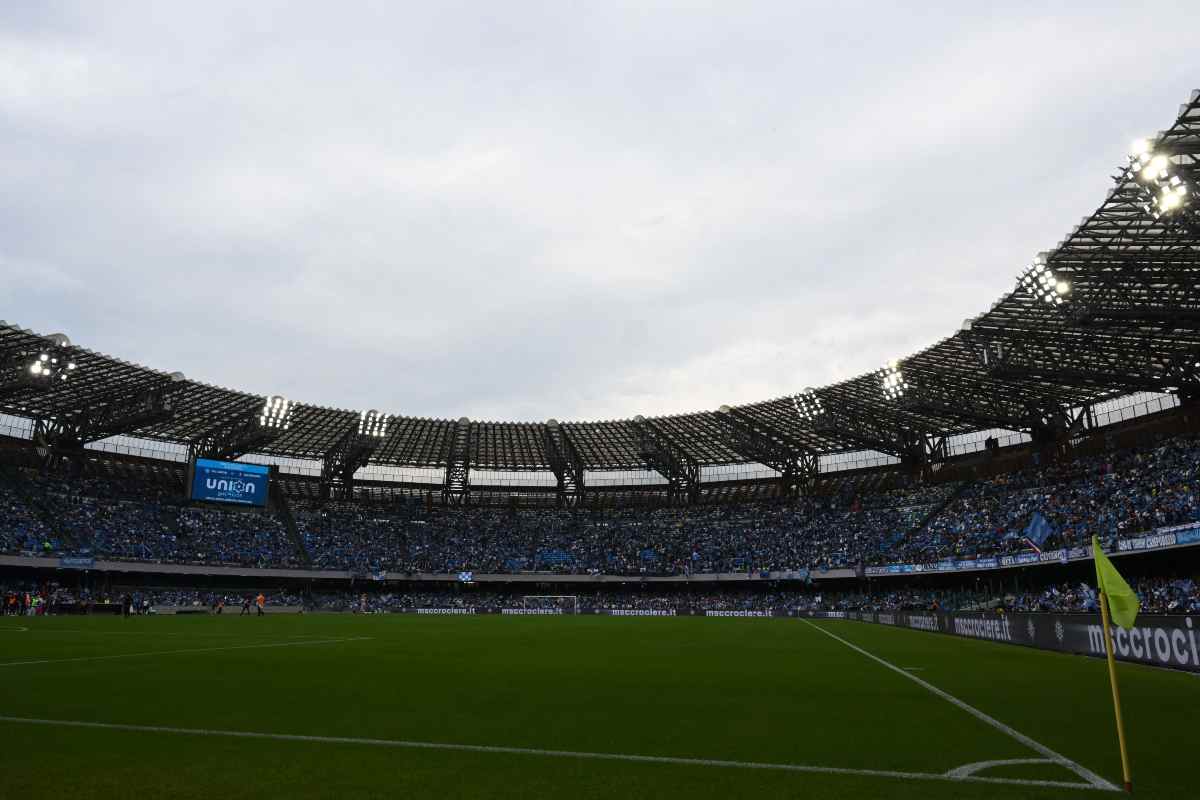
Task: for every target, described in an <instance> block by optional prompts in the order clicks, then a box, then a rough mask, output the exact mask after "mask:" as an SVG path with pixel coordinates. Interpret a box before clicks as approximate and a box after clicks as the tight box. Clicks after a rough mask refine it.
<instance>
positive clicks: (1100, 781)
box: [800, 619, 1121, 792]
mask: <svg viewBox="0 0 1200 800" xmlns="http://www.w3.org/2000/svg"><path fill="white" fill-rule="evenodd" d="M800 621H801V622H803V623H804V624H805V625H808V626H809V627H810V628H814V629H816V630H818V631H820V632H821V633H823V634H825V635H826V636H828V637H829V638H831V639H836V640H837V641H839V642H841V643H842V644H844V645H846V647H849V648H850V649H851V650H854V651H855V652H857V653H860V654H862V655H864V656H866V657H867V658H869V659H871V660H872V661H874V662H876V663H877V664H881V665H882V666H884V667H887V668H888V669H890V670H891V671H892V672H895V673H896V674H897V675H903V676H904V677H906V678H908V679H909V680H910V681H913V682H914V683H916V684H917V685H919V686H921V687H923V688H925V689H926V690H928V691H930V692H932V693H933V694H935V695H937V696H938V697H940V698H942V699H943V700H945V701H946V702H948V703H950V704H952V705H955V706H958V707H959V708H961V709H962V710H963V711H966V712H967V713H968V714H970V715H971V716H973V717H975V718H976V719H978V720H980V721H981V722H985V723H987V724H988V725H990V726H992V727H993V728H995V729H996V730H998V731H1000V732H1001V733H1003V734H1005V735H1007V736H1009V737H1011V738H1013V739H1016V740H1017V741H1018V742H1020V743H1021V744H1023V745H1025V746H1026V747H1028V748H1029V749H1030V750H1033V751H1035V752H1037V753H1041V754H1042V755H1043V756H1045V757H1046V758H1048V759H1050V760H1051V761H1053V762H1054V763H1056V764H1061V765H1062V766H1064V767H1066V768H1067V769H1069V770H1071V771H1072V772H1074V773H1075V774H1076V775H1078V776H1079V777H1081V778H1083V779H1084V780H1085V781H1087V782H1088V783H1089V784H1091V786H1092V787H1093V788H1095V789H1103V790H1105V791H1109V792H1119V791H1121V790H1120V788H1118V787H1117V786H1116V785H1114V784H1112V783H1110V782H1109V781H1107V780H1105V779H1104V778H1102V777H1100V776H1099V775H1097V774H1096V773H1094V772H1092V771H1091V770H1090V769H1088V768H1087V767H1085V766H1083V765H1082V764H1077V763H1075V762H1074V761H1072V760H1071V759H1069V758H1067V757H1066V756H1064V755H1063V754H1061V753H1058V752H1056V751H1054V750H1051V749H1050V748H1049V747H1047V746H1046V745H1044V744H1042V743H1041V742H1038V741H1035V740H1034V739H1031V738H1029V737H1028V736H1026V735H1025V734H1023V733H1021V732H1020V731H1018V730H1016V729H1015V728H1012V727H1009V726H1008V725H1005V724H1004V723H1003V722H1001V721H1000V720H998V719H996V718H995V717H993V716H990V715H988V714H986V713H984V712H983V711H980V710H979V709H978V708H976V707H975V706H973V705H970V704H969V703H966V702H964V701H962V700H959V699H958V698H957V697H955V696H954V695H952V694H950V693H949V692H947V691H944V690H942V689H939V688H938V687H936V686H934V685H933V684H932V683H930V682H929V681H926V680H924V679H922V678H918V677H917V676H916V675H913V674H912V673H911V672H906V671H905V670H903V669H902V668H900V667H897V666H896V665H895V664H893V663H892V662H890V661H885V660H884V659H882V658H880V657H879V656H877V655H875V654H874V653H869V652H867V651H866V650H864V649H862V648H861V647H859V646H858V645H856V644H854V643H853V642H850V641H847V640H845V639H843V638H842V637H840V636H838V635H837V634H836V633H833V632H832V631H829V630H826V629H825V628H823V627H822V626H820V625H817V624H816V623H814V622H810V621H809V620H807V619H801V620H800Z"/></svg>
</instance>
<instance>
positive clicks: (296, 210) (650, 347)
mask: <svg viewBox="0 0 1200 800" xmlns="http://www.w3.org/2000/svg"><path fill="white" fill-rule="evenodd" d="M10 5H11V6H14V7H13V8H5V9H4V10H0V136H2V137H3V141H4V142H5V147H4V148H3V150H2V152H0V279H3V282H4V285H5V287H6V289H7V293H6V302H5V304H4V313H3V316H4V317H5V318H7V319H11V320H15V321H18V322H20V323H22V324H24V325H28V326H30V327H34V328H36V329H40V330H44V331H51V330H63V331H66V332H67V333H69V334H70V335H71V336H72V337H73V339H74V340H75V341H76V342H78V343H80V344H83V345H85V346H89V347H92V348H94V349H97V350H101V351H105V352H110V353H113V354H115V355H119V356H121V357H124V358H129V359H131V360H136V361H139V362H142V363H145V364H148V365H151V366H155V367H159V368H163V369H168V370H174V369H179V370H182V371H184V372H185V373H187V374H188V375H189V376H190V377H192V378H195V379H198V380H204V381H208V382H212V383H217V384H221V385H228V386H235V387H238V388H244V389H247V390H251V391H256V392H261V393H276V392H281V393H285V394H287V395H288V396H290V397H293V398H296V399H301V400H304V401H308V402H316V403H321V404H326V405H333V406H341V407H349V408H382V409H385V410H388V411H393V412H397V413H406V414H417V415H431V416H432V415H436V416H459V415H461V414H466V415H470V416H472V417H476V418H481V419H544V418H546V417H549V416H556V417H559V418H561V419H571V418H589V419H593V418H608V417H616V416H629V415H632V414H635V413H647V414H653V413H671V412H678V411H688V410H695V409H703V408H714V407H716V406H717V405H720V404H721V403H724V402H745V401H751V400H755V399H761V398H764V397H769V396H777V395H780V394H784V393H788V392H794V391H796V390H798V389H799V388H801V387H803V386H806V385H819V384H822V383H826V382H830V381H834V380H838V379H842V378H846V377H849V376H851V375H854V374H856V373H859V372H862V371H865V370H869V369H873V368H875V367H877V366H878V365H879V364H881V363H883V362H884V361H886V360H887V359H889V358H892V357H895V356H901V355H904V354H906V353H908V352H911V351H913V350H916V349H919V348H921V347H924V346H926V345H928V344H930V343H932V342H933V341H935V340H937V339H939V338H942V337H943V336H946V335H948V334H950V333H951V332H953V331H954V330H955V329H956V328H957V326H958V324H959V322H960V321H961V320H962V319H963V318H965V317H967V316H971V315H973V314H975V313H978V312H979V311H981V310H983V309H985V308H986V307H987V306H988V305H989V304H990V303H991V302H992V301H993V300H994V299H995V298H996V297H997V296H998V295H999V294H1001V293H1002V292H1004V291H1006V290H1008V289H1009V288H1011V286H1012V285H1013V283H1014V280H1015V274H1016V272H1017V271H1018V270H1019V269H1021V267H1022V265H1024V264H1026V263H1028V261H1029V259H1030V258H1032V256H1033V255H1034V254H1035V253H1036V252H1037V251H1039V250H1043V249H1047V248H1048V247H1050V246H1052V245H1053V244H1054V243H1055V242H1056V241H1058V240H1059V239H1060V238H1061V237H1062V235H1063V234H1064V233H1065V232H1066V231H1067V230H1068V229H1069V228H1070V227H1071V226H1072V225H1073V224H1074V223H1075V222H1077V221H1078V218H1079V217H1080V216H1082V215H1084V214H1087V213H1089V212H1090V211H1091V210H1093V209H1094V208H1095V207H1096V205H1098V203H1099V201H1100V199H1101V197H1102V195H1103V193H1104V192H1105V191H1106V189H1107V185H1108V184H1107V176H1108V175H1109V174H1110V173H1111V172H1112V169H1113V168H1114V166H1115V165H1116V164H1117V163H1118V162H1119V160H1120V159H1121V158H1122V156H1123V154H1124V150H1125V147H1126V145H1127V143H1128V141H1129V140H1131V139H1132V138H1134V137H1135V136H1138V135H1143V134H1145V133H1149V132H1152V131H1153V129H1154V128H1158V127H1162V126H1163V125H1165V124H1166V123H1168V122H1169V121H1170V119H1171V118H1172V116H1173V114H1174V113H1175V108H1176V105H1177V104H1178V103H1179V102H1180V101H1182V100H1183V99H1184V98H1185V96H1186V94H1187V92H1188V91H1189V90H1190V89H1191V88H1193V87H1192V85H1191V84H1192V83H1193V82H1194V80H1195V75H1194V69H1193V68H1194V64H1188V63H1186V59H1185V58H1180V57H1179V55H1180V54H1186V53H1188V52H1190V41H1189V38H1188V36H1189V32H1190V31H1191V30H1192V28H1193V27H1194V25H1193V24H1188V23H1189V22H1190V23H1195V22H1200V9H1198V8H1196V7H1195V6H1194V4H1190V3H1179V4H1175V5H1172V4H1167V5H1166V6H1162V5H1161V4H1160V6H1159V7H1157V11H1156V13H1154V14H1145V13H1141V12H1139V11H1137V10H1135V9H1132V8H1130V9H1123V8H1122V7H1121V5H1119V4H1115V5H1111V6H1105V5H1099V6H1098V5H1097V4H1092V3H1089V4H1082V3H1081V4H1078V5H1077V6H1075V7H1070V6H1057V7H1055V8H1053V9H1047V8H1046V7H1044V4H1030V5H1028V6H1026V7H1024V8H1011V9H1006V10H1005V11H1004V12H1003V13H1001V12H999V11H989V12H982V11H978V10H975V9H968V8H965V7H964V5H963V4H954V5H951V6H949V7H948V8H947V9H938V8H937V7H935V6H929V7H926V8H925V9H924V10H913V9H912V8H908V9H893V8H891V4H887V5H880V6H878V7H877V6H873V5H868V4H856V3H848V4H840V5H839V7H838V9H837V10H836V11H830V10H828V9H818V8H814V7H802V6H801V5H800V4H795V3H775V4H753V5H750V6H739V7H738V8H737V9H734V8H733V7H732V6H724V7H722V6H718V7H717V8H715V9H714V8H709V7H706V6H703V5H699V4H692V3H675V4H667V5H663V6H658V7H655V8H647V7H646V6H645V5H644V4H632V3H631V4H628V5H624V6H622V5H620V4H602V5H599V4H598V5H597V6H596V7H595V8H593V9H591V10H590V11H586V12H580V11H578V10H577V9H575V8H571V9H568V8H567V7H566V6H564V5H563V4H544V5H543V4H504V5H503V6H488V5H486V4H484V5H481V4H477V3H470V4H459V5H454V4H436V8H433V7H428V6H427V5H426V6H420V5H415V6H412V7H402V6H401V5H399V4H391V3H368V4H361V5H358V4H353V3H350V4H343V5H341V6H339V7H338V8H337V9H336V10H330V9H329V7H328V6H327V5H324V4H313V5H312V6H309V7H300V8H297V7H296V4H294V3H288V4H281V3H256V4H253V5H252V7H249V8H248V7H246V5H245V4H235V3H209V4H203V6H200V5H197V6H193V7H190V8H189V7H187V6H186V5H176V4H156V5H154V6H152V7H150V8H151V9H153V10H151V11H148V10H147V6H146V5H145V4H141V3H137V4H133V3H130V4H121V3H105V4H102V5H101V4H94V3H85V2H78V3H70V2H62V3H58V4H55V5H48V6H42V5H41V4H38V5H39V7H38V8H33V7H32V6H33V5H34V4H10ZM168 6H170V7H169V8H168ZM1164 20H1169V24H1164ZM1189 73H1192V74H1189Z"/></svg>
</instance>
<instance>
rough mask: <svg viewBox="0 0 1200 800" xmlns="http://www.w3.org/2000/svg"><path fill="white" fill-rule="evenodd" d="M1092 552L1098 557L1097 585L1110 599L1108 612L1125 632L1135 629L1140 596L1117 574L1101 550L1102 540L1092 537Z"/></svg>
mask: <svg viewBox="0 0 1200 800" xmlns="http://www.w3.org/2000/svg"><path fill="white" fill-rule="evenodd" d="M1092 552H1093V554H1094V555H1095V557H1096V585H1097V586H1098V587H1099V588H1100V591H1101V592H1103V593H1104V596H1105V597H1106V598H1108V610H1109V611H1110V612H1112V619H1113V622H1115V623H1117V624H1118V625H1120V626H1121V627H1122V628H1124V629H1125V630H1129V629H1130V628H1132V627H1133V622H1134V620H1136V619H1137V613H1138V609H1139V605H1138V596H1137V594H1136V593H1135V592H1134V591H1133V589H1130V588H1129V584H1128V583H1126V582H1125V579H1124V578H1122V577H1121V573H1119V572H1117V568H1116V567H1114V566H1113V565H1112V562H1111V561H1109V560H1108V556H1106V555H1104V551H1103V550H1101V549H1100V540H1099V539H1097V538H1096V537H1095V536H1093V537H1092Z"/></svg>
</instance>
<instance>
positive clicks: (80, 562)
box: [58, 556, 96, 569]
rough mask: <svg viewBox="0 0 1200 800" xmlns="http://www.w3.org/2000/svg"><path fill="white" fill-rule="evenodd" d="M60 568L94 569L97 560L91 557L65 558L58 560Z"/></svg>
mask: <svg viewBox="0 0 1200 800" xmlns="http://www.w3.org/2000/svg"><path fill="white" fill-rule="evenodd" d="M58 566H59V567H61V568H62V569H92V568H93V567H95V566H96V559H94V558H92V557H91V556H63V557H62V558H60V559H59V560H58Z"/></svg>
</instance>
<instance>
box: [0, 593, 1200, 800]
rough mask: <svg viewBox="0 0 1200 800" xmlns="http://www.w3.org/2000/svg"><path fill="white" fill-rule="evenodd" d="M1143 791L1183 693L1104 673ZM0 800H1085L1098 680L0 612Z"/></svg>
mask: <svg viewBox="0 0 1200 800" xmlns="http://www.w3.org/2000/svg"><path fill="white" fill-rule="evenodd" d="M1118 669H1119V674H1120V678H1121V681H1122V693H1123V699H1124V701H1125V713H1126V723H1127V726H1128V732H1129V738H1130V745H1131V757H1132V763H1133V770H1134V786H1135V790H1136V793H1137V794H1138V795H1139V796H1151V797H1186V796H1195V793H1196V790H1197V789H1196V787H1197V783H1196V778H1195V773H1194V767H1193V762H1192V761H1191V758H1192V756H1191V751H1192V750H1193V749H1194V747H1195V741H1196V738H1195V736H1196V731H1197V724H1198V723H1200V680H1198V679H1197V678H1196V677H1194V676H1190V675H1186V674H1181V673H1173V672H1166V671H1161V670H1155V669H1151V668H1146V667H1140V666H1132V665H1120V666H1119V667H1118ZM0 737H2V739H3V741H4V742H5V746H4V747H0V795H2V796H4V797H14V798H16V797H20V798H40V797H72V798H90V797H138V796H140V797H144V798H153V797H177V798H185V797H186V798H191V797H195V798H212V797H222V798H241V797H247V798H251V797H252V798H269V797H289V798H324V797H334V796H347V797H360V798H361V797H380V798H383V797H387V798H394V797H429V798H435V797H436V798H444V797H489V798H527V797H571V798H592V797H596V798H599V797H606V798H607V797H678V798H710V797H745V796H764V797H805V798H826V797H828V798H843V797H844V798H851V797H853V798H858V797H899V798H905V797H921V798H962V797H981V798H1028V797H1039V798H1040V797H1046V798H1054V797H1103V796H1106V795H1107V794H1108V793H1109V792H1111V791H1113V789H1114V788H1115V787H1114V786H1113V784H1118V785H1119V784H1120V777H1121V775H1120V761H1119V757H1118V752H1117V745H1116V737H1115V734H1114V729H1113V721H1112V706H1111V702H1110V697H1109V688H1108V683H1107V674H1106V667H1105V664H1104V663H1103V662H1102V661H1100V660H1095V659H1086V658H1082V657H1074V656H1067V655H1061V654H1055V653H1044V652H1039V651H1034V650H1030V649H1026V648H1021V647H1013V646H1011V645H1002V644H993V643H989V642H979V641H971V640H964V639H958V638H954V637H949V636H942V635H938V634H931V633H925V632H920V631H911V630H904V629H896V628H891V627H885V626H874V625H869V624H864V623H857V622H849V621H835V620H814V621H805V620H799V619H740V618H739V619H710V618H686V617H678V618H619V617H590V616H580V617H575V616H565V617H496V616H479V617H468V616H462V617H440V616H414V615H388V616H349V615H305V616H301V615H287V616H284V615H268V616H266V617H263V618H238V617H236V616H221V617H211V616H182V617H140V618H132V619H127V620H122V619H119V618H108V617H54V618H12V617H5V618H0Z"/></svg>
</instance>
